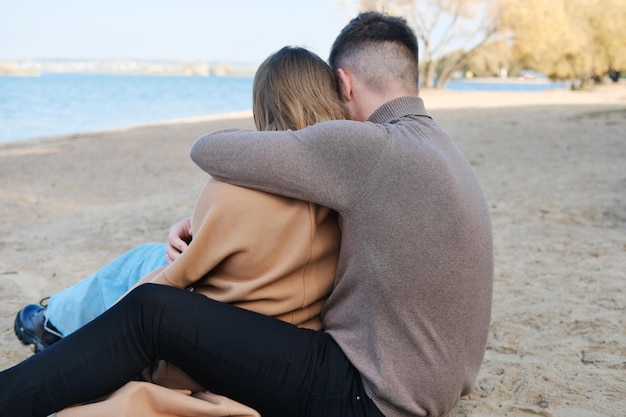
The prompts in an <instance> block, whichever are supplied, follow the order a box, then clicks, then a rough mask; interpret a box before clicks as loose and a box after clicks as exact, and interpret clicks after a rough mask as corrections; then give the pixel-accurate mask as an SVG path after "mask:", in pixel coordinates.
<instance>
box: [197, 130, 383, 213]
mask: <svg viewBox="0 0 626 417" xmlns="http://www.w3.org/2000/svg"><path fill="white" fill-rule="evenodd" d="M389 145H390V138H389V135H388V132H387V130H386V129H385V127H383V126H381V125H376V124H373V123H368V122H364V123H362V122H354V121H348V120H340V121H330V122H324V123H318V124H316V125H314V126H310V127H307V128H305V129H301V130H297V131H291V130H288V131H271V132H263V131H261V132H259V131H247V130H238V129H227V130H221V131H217V132H213V133H210V134H207V135H204V136H201V137H200V138H198V140H197V141H196V142H195V143H194V145H193V147H192V149H191V158H192V160H193V161H194V162H195V163H196V164H197V165H198V166H199V167H200V168H202V169H203V170H204V171H206V172H208V173H209V174H210V175H211V176H213V177H214V178H217V179H220V180H223V181H225V182H229V183H232V184H236V185H241V186H244V187H249V188H254V189H258V190H262V191H267V192H270V193H274V194H280V195H284V196H287V197H292V198H297V199H300V200H305V201H310V202H313V203H316V204H320V205H323V206H326V207H329V208H331V209H334V210H336V211H338V212H342V211H344V210H345V209H347V208H348V207H349V206H350V205H351V204H354V203H355V202H356V201H358V200H359V199H360V198H361V197H362V195H363V194H364V193H365V192H366V190H367V186H368V181H367V179H368V178H371V177H372V176H373V175H375V173H376V171H377V169H378V168H379V167H380V164H381V163H382V161H383V160H384V156H385V153H386V151H387V149H388V148H389Z"/></svg>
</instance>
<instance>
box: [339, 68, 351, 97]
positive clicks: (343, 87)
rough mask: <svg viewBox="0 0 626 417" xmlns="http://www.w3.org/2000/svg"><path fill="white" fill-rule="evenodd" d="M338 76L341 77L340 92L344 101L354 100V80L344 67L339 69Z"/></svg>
mask: <svg viewBox="0 0 626 417" xmlns="http://www.w3.org/2000/svg"><path fill="white" fill-rule="evenodd" d="M337 78H339V90H340V91H339V92H340V93H341V99H342V100H343V101H351V100H352V81H351V80H350V77H349V76H348V74H346V72H345V71H344V70H343V68H339V69H338V70H337Z"/></svg>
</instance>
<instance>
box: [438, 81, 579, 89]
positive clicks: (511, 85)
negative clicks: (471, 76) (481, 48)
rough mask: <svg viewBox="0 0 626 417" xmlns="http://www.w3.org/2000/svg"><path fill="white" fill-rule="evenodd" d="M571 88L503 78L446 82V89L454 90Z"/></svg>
mask: <svg viewBox="0 0 626 417" xmlns="http://www.w3.org/2000/svg"><path fill="white" fill-rule="evenodd" d="M564 88H569V84H566V83H553V82H550V81H541V80H539V81H534V80H516V79H510V80H506V79H502V80H498V81H486V80H485V81H483V80H476V81H473V80H450V81H448V83H447V84H446V90H454V91H526V92H532V91H546V90H554V89H564Z"/></svg>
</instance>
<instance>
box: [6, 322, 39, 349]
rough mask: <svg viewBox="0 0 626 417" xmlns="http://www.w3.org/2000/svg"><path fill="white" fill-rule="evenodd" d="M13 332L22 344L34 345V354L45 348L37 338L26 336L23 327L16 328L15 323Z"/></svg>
mask: <svg viewBox="0 0 626 417" xmlns="http://www.w3.org/2000/svg"><path fill="white" fill-rule="evenodd" d="M13 331H15V335H16V336H17V338H18V339H19V341H20V342H22V344H24V345H34V346H35V353H39V352H41V351H42V350H44V349H45V348H46V346H45V345H44V344H42V343H41V342H40V341H39V340H38V338H37V336H35V335H30V334H28V333H27V332H26V331H25V329H24V328H23V327H21V326H18V324H17V322H16V323H14V324H13Z"/></svg>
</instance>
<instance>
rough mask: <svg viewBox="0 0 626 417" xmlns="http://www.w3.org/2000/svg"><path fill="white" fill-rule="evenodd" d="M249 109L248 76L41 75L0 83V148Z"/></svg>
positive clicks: (490, 86) (508, 87)
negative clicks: (1, 144) (11, 143)
mask: <svg viewBox="0 0 626 417" xmlns="http://www.w3.org/2000/svg"><path fill="white" fill-rule="evenodd" d="M564 87H565V86H564V85H562V84H554V83H537V82H515V81H511V82H506V81H498V82H482V81H463V80H452V81H450V82H449V83H448V85H447V87H446V88H447V89H449V90H483V91H485V90H488V91H543V90H546V89H550V88H564ZM251 108H252V77H155V76H119V75H91V74H44V75H42V76H40V77H0V142H9V141H19V140H24V139H29V138H36V137H47V136H56V135H64V134H73V133H79V132H89V131H96V130H102V129H110V128H117V127H127V126H136V125H141V124H148V123H156V122H162V121H167V120H177V119H184V118H190V117H198V116H206V115H211V114H223V113H230V112H238V111H246V110H250V109H251Z"/></svg>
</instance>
